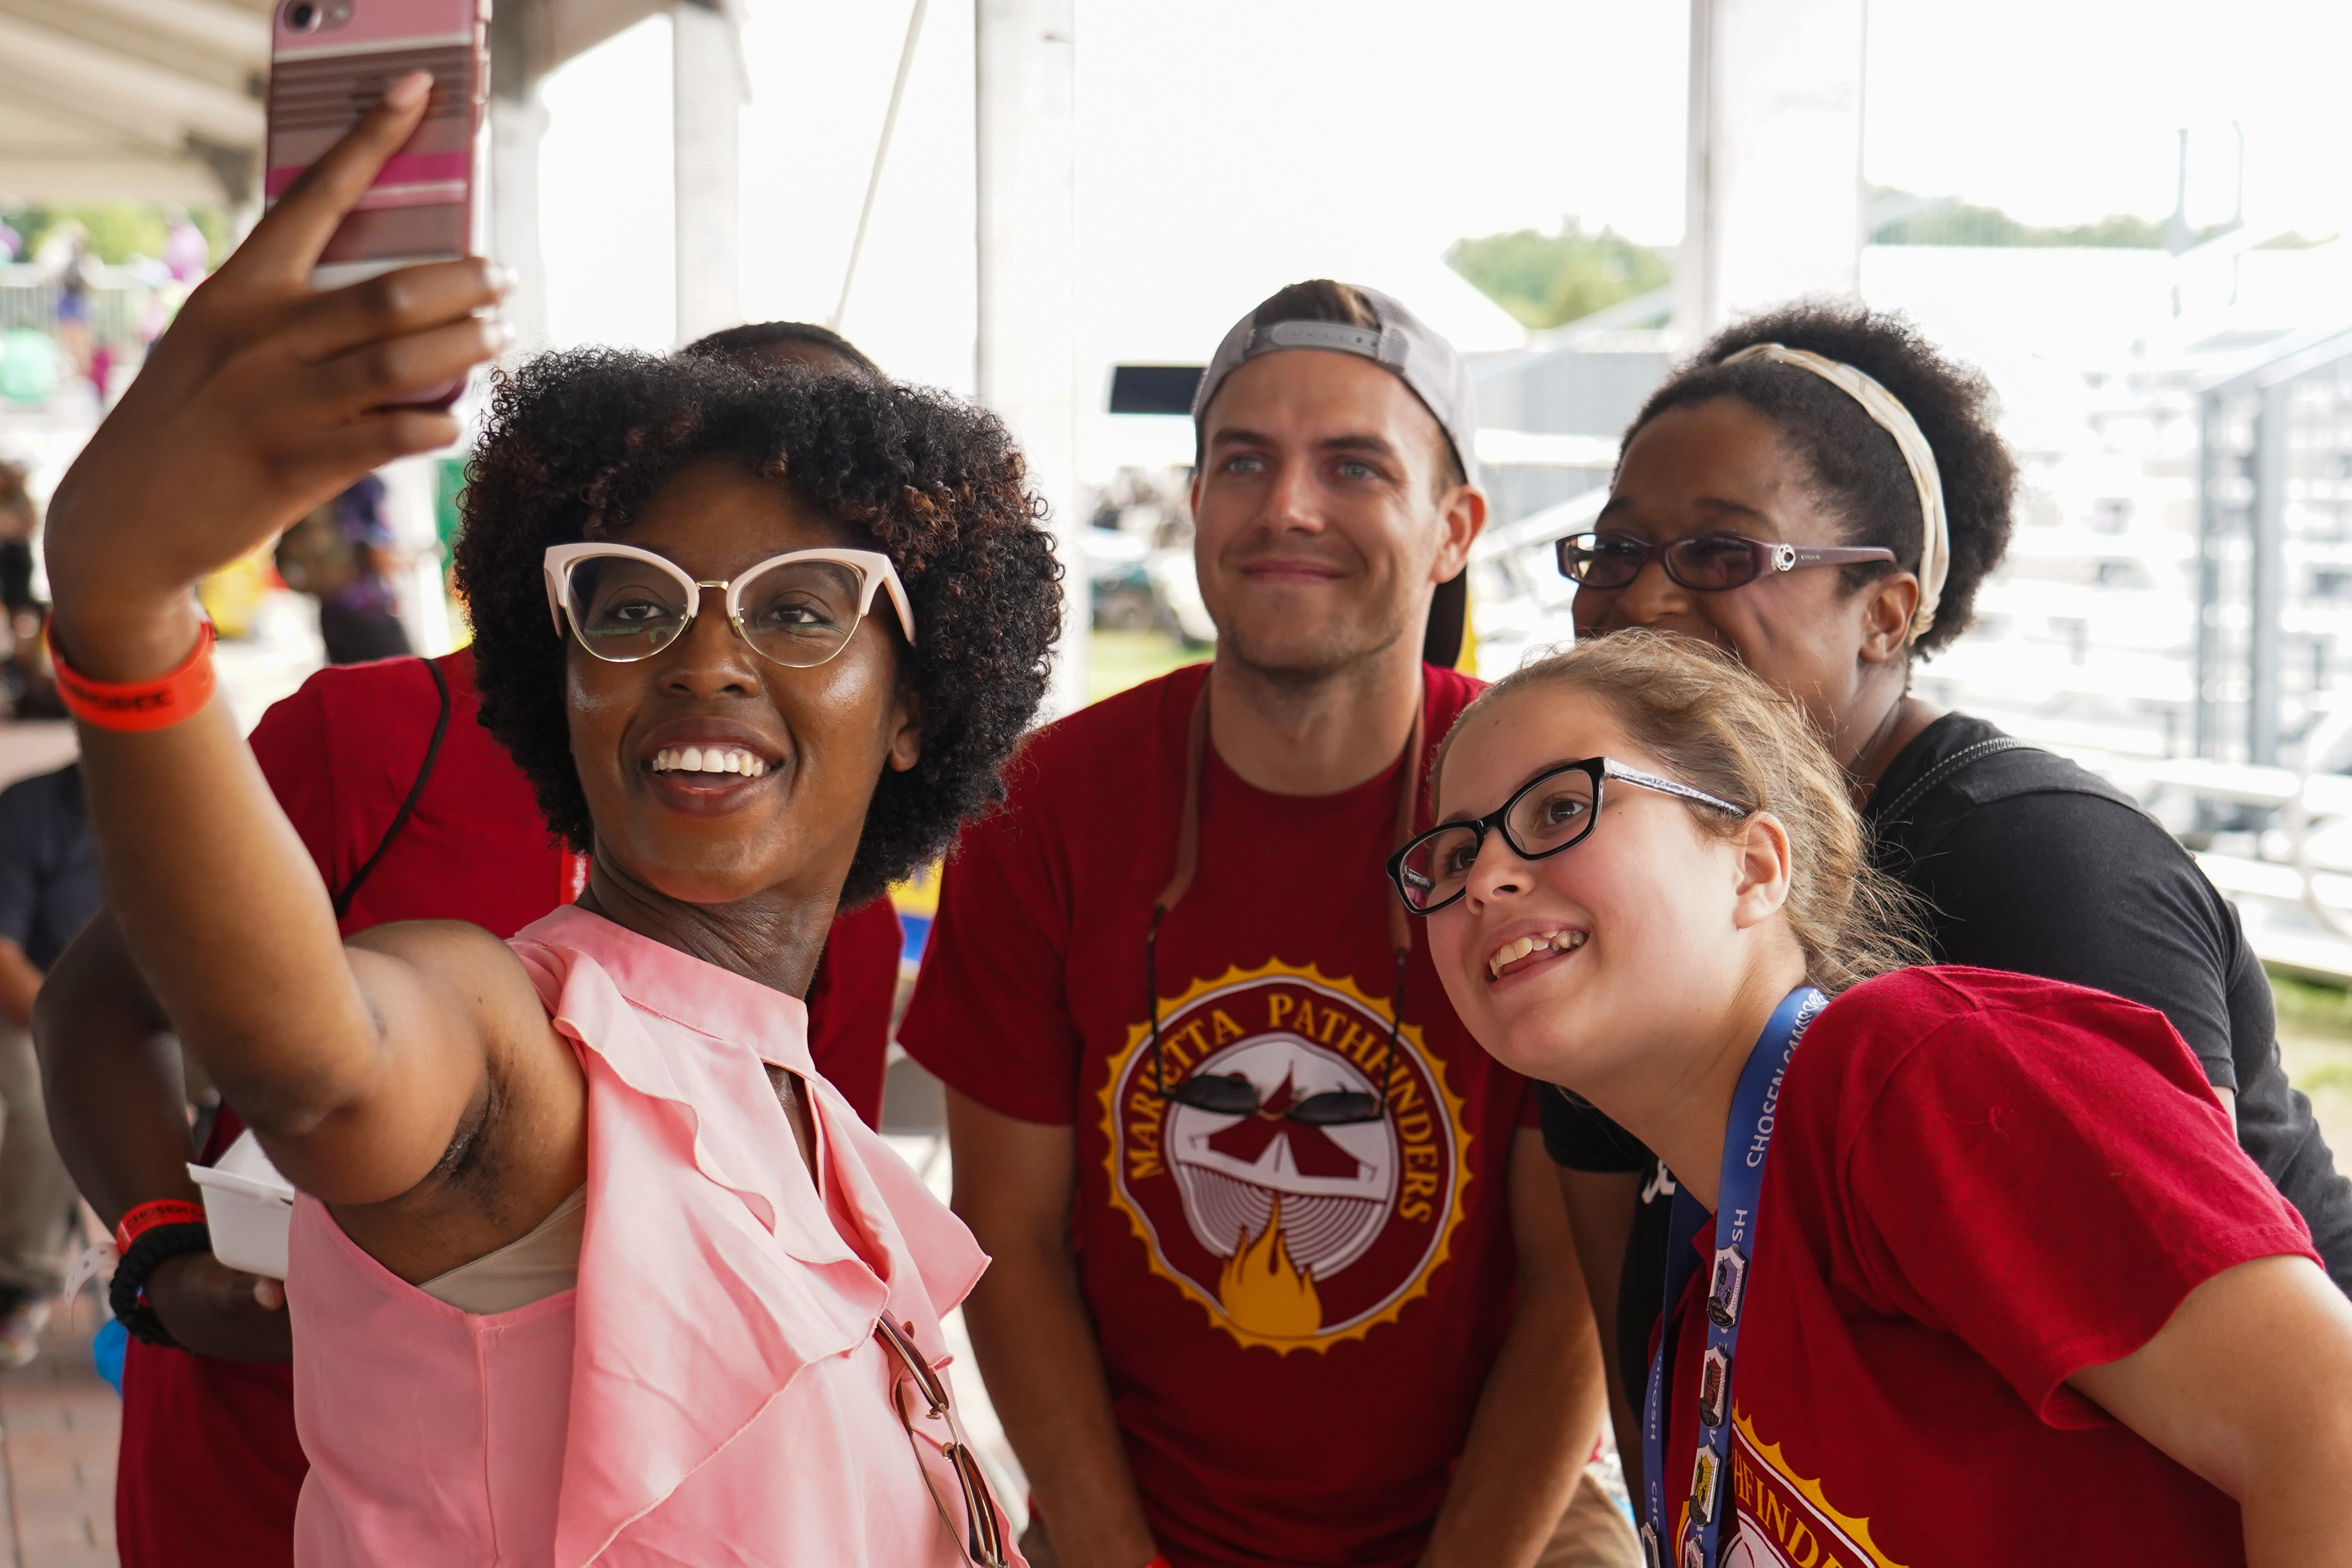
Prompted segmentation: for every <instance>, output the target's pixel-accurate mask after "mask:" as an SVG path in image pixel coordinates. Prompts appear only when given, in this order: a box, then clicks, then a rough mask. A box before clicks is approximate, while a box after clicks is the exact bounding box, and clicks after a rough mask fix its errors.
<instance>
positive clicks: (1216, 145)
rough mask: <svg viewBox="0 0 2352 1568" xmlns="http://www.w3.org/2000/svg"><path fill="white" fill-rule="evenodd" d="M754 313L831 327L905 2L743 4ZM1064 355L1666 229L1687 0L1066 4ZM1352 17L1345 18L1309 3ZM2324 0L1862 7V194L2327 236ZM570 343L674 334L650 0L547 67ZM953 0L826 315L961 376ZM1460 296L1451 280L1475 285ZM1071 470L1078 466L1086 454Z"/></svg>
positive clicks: (914, 82) (2343, 200) (968, 224)
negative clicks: (2234, 203) (1287, 285)
mask: <svg viewBox="0 0 2352 1568" xmlns="http://www.w3.org/2000/svg"><path fill="white" fill-rule="evenodd" d="M748 4H749V7H750V12H751V30H750V33H749V36H748V38H747V47H748V50H749V55H750V63H751V75H752V83H753V99H752V102H751V107H750V109H749V110H748V111H747V117H746V121H745V141H744V163H745V180H744V184H745V211H744V217H743V240H744V247H745V258H746V261H745V277H744V289H743V303H744V308H745V311H746V314H747V315H748V316H751V317H753V318H761V317H797V318H802V319H818V320H822V319H824V318H825V317H826V316H827V315H828V314H830V312H831V310H832V308H833V305H834V300H835V295H836V294H837V292H838V290H839V288H840V286H841V273H842V267H843V264H844V262H845V259H846V256H847V253H848V249H849V244H850V237H851V234H852V232H853V230H854V229H855V227H856V218H857V207H858V203H859V200H860V198H861V197H862V195H863V193H864V190H865V183H866V173H867V170H868V167H869V165H870V162H871V160H872V156H873V149H874V141H875V136H876V133H877V131H878V130H879V127H880V123H881V120H882V114H883V110H884V106H885V103H886V102H887V98H888V94H889V88H890V78H891V74H892V71H893V70H894V68H895V67H896V65H897V61H898V47H899V44H900V41H901V39H902V37H903V36H904V29H905V26H906V20H907V15H908V3H907V0H859V3H857V4H854V5H844V4H839V3H838V0H835V3H832V4H824V5H820V4H816V3H815V0H748ZM1077 13H1078V77H1079V79H1078V92H1079V109H1078V112H1079V147H1080V154H1079V156H1080V164H1079V198H1078V199H1079V230H1080V237H1079V244H1080V251H1081V256H1080V260H1081V274H1080V276H1081V286H1080V287H1081V293H1080V331H1081V346H1080V347H1081V358H1082V361H1084V362H1085V363H1086V364H1087V367H1088V374H1089V375H1090V376H1091V375H1095V374H1097V373H1098V371H1099V369H1100V367H1101V366H1102V365H1104V364H1106V363H1107V362H1108V361H1110V360H1113V359H1119V358H1125V359H1137V358H1155V357H1167V358H1177V359H1190V360H1198V359H1202V358H1205V357H1206V355H1207V353H1208V351H1209V350H1210V349H1211V348H1213V346H1214V341H1215V338H1216V336H1217V334H1218V333H1219V332H1220V331H1221V330H1222V329H1223V327H1224V326H1225V325H1227V324H1228V323H1230V321H1231V320H1232V319H1234V317H1236V316H1238V315H1239V314H1240V313H1241V312H1242V311H1243V310H1244V309H1246V308H1248V307H1249V306H1250V305H1251V304H1253V303H1255V301H1256V300H1257V299H1258V298H1261V297H1262V296H1264V295H1265V294H1266V293H1267V292H1269V291H1271V290H1272V289H1273V288H1274V287H1278V286H1279V285H1280V284H1282V283H1284V282H1286V281H1289V280H1291V279H1293V278H1295V277H1305V276H1311V275H1315V274H1328V275H1334V276H1338V277H1352V278H1356V279H1359V280H1361V281H1365V282H1372V283H1383V282H1385V283H1387V284H1389V285H1390V286H1391V287H1396V288H1398V289H1399V291H1400V292H1404V293H1406V294H1407V297H1408V299H1409V300H1410V299H1411V298H1412V296H1413V294H1414V293H1416V292H1426V293H1430V294H1436V293H1439V292H1442V288H1443V286H1442V282H1433V281H1431V280H1432V278H1433V272H1434V268H1435V265H1436V263H1437V260H1438V258H1439V257H1440V256H1442V254H1443V253H1444V249H1445V247H1446V246H1447V245H1449V244H1450V243H1451V242H1452V241H1453V240H1454V239H1456V238H1458V237H1460V236H1462V235H1476V234H1484V233H1489V232H1493V231H1496V230H1499V229H1509V228H1517V227H1520V226H1523V225H1535V226H1538V227H1549V226H1550V225H1552V224H1553V223H1555V222H1556V221H1557V220H1558V219H1559V216H1560V215H1561V214H1570V213H1572V214H1579V215H1580V216H1581V217H1583V218H1584V219H1585V220H1586V221H1587V222H1588V223H1590V224H1594V225H1598V224H1602V223H1606V224H1610V225H1614V226H1616V227H1617V228H1618V229H1620V230H1621V231H1622V232H1624V233H1627V234H1630V235H1634V236H1636V237H1638V238H1640V239H1643V240H1644V241H1648V242H1651V243H1654V244H1661V245H1665V244H1672V243H1673V242H1674V241H1675V239H1676V238H1677V237H1678V235H1679V234H1680V232H1681V228H1682V204H1683V151H1684V145H1683V144H1684V113H1685V105H1684V100H1685V80H1686V67H1685V46H1686V27H1687V7H1686V6H1685V5H1682V4H1679V3H1677V0H1635V3H1633V4H1630V5H1628V4H1625V3H1624V0H1609V3H1607V4H1601V3H1598V0H1450V3H1449V4H1447V5H1430V4H1428V3H1427V0H1353V3H1352V4H1350V5H1348V6H1347V7H1345V8H1344V11H1343V12H1342V11H1336V10H1335V8H1334V7H1332V6H1331V5H1328V4H1326V3H1322V0H1191V3H1189V4H1186V5H1181V6H1175V5H1150V4H1139V3H1138V0H1077ZM1340 16H1344V20H1335V18H1336V17H1340ZM2347 59H2352V5H2345V4H2343V3H2342V0H2201V3H2191V0H2130V3H2128V4H2126V3H2121V0H1973V3H1972V4H1970V5H1967V6H1955V5H1950V4H1949V3H1948V0H1873V3H1872V5H1871V31H1870V40H1869V82H1868V121H1867V140H1866V147H1865V153H1864V166H1865V172H1866V173H1867V176H1868V177H1869V178H1870V179H1871V180H1872V181H1874V182H1875V183H1883V184H1890V185H1899V186H1903V187H1905V188H1906V189H1910V190H1913V191H1917V192H1923V193H1954V194H1958V195H1961V196H1964V197H1966V198H1968V199H1969V200H1972V201H1979V202H1984V203H1989V204H1995V205H2000V206H2002V207H2006V208H2007V209H2008V210H2010V211H2011V213H2013V214H2016V215H2018V216H2020V217H2023V218H2027V219H2030V220H2032V221H2036V222H2043V223H2072V222H2082V221H2087V220H2090V219H2094V218H2097V217H2099V216H2101V215H2103V214H2107V213H2111V212H2135V213H2138V214H2143V215H2145V216H2148V217H2160V216H2162V215H2163V214H2165V213H2166V212H2168V210H2169V209H2170V207H2171V204H2172V187H2173V178H2174V162H2175V141H2174V138H2175V133H2176V131H2177V130H2178V128H2179V127H2182V126H2189V127H2191V128H2193V130H2194V131H2195V136H2194V139H2193V145H2194V148H2195V151H2196V158H2195V160H2194V177H2193V180H2192V188H2191V216H2192V218H2193V219H2196V220H2197V221H2200V222H2202V221H2209V220H2210V219H2214V218H2219V217H2225V216H2227V215H2228V208H2229V202H2230V196H2231V185H2232V180H2231V172H2230V163H2231V159H2232V158H2233V156H2234V145H2235V144H2234V141H2233V140H2232V139H2231V134H2230V131H2229V124H2230V121H2231V120H2233V119H2234V120H2239V121H2241V122H2242V124H2243V126H2244V128H2245V131H2246V136H2247V186H2248V202H2249V214H2248V216H2249V221H2250V223H2252V224H2255V225H2270V226H2273V227H2275V228H2288V227H2292V228H2296V229H2299V230H2301V231H2302V232H2304V233H2305V234H2306V235H2325V234H2331V233H2336V232H2341V231H2344V230H2347V229H2352V182H2348V181H2347V178H2346V172H2347V167H2352V159H2347V153H2352V116H2347V115H2346V114H2345V113H2344V111H2343V109H2342V101H2343V97H2344V89H2343V82H2342V73H2343V68H2344V62H2345V61H2346V60H2347ZM546 91H547V99H548V103H549V107H550V110H551V130H550V133H549V136H548V140H547V143H546V150H545V164H544V174H543V186H542V198H541V199H542V203H543V210H544V238H545V244H546V246H547V251H548V259H549V264H550V272H551V278H550V307H551V326H552V328H553V329H554V331H555V334H556V336H557V338H558V340H561V341H574V342H576V341H592V340H593V341H616V342H635V343H640V344H643V345H646V346H648V347H666V346H667V344H668V342H669V340H670V333H671V321H672V316H671V306H670V294H671V287H672V278H671V270H670V267H671V264H670V259H669V252H668V249H667V240H666V238H665V236H666V235H667V218H668V215H669V204H670V200H671V181H670V163H669V132H668V123H669V92H670V87H669V41H668V33H667V21H666V20H661V19H656V21H653V22H651V23H648V24H646V25H644V26H640V27H638V28H635V29H634V30H632V31H631V32H630V33H627V34H625V35H623V36H622V37H619V38H616V39H614V41H612V42H611V43H609V44H607V45H606V46H604V47H602V48H600V49H598V50H597V51H595V52H594V53H593V54H592V55H590V56H587V57H583V58H582V59H580V60H578V61H575V62H573V63H572V65H570V66H568V67H567V68H565V69H564V70H563V71H562V72H560V73H559V74H558V75H557V76H556V77H555V78H551V80H550V81H549V83H548V85H547V89H546ZM971 118H972V104H971V5H970V4H969V3H968V0H934V4H932V5H931V6H930V10H929V18H928V20H927V23H926V26H925V31H924V34H923V37H922V39H921V42H920V45H919V53H918V55H917V57H916V64H915V68H914V75H913V78H912V79H911V82H910V85H909V89H908V100H907V105H906V108H905V110H903V111H902V114H901V118H900V120H899V125H898V136H897V139H896V141H895V142H894V145H893V148H892V152H891V158H890V165H889V169H888V172H887V174H886V175H885V180H884V185H883V189H882V193H881V197H880V202H879V204H878V206H877V212H876V214H875V222H874V228H873V231H872V234H871V235H870V236H869V238H868V241H867V246H866V259H865V262H864V265H863V267H861V270H860V275H859V277H858V282H857V287H856V293H855V296H854V297H853V298H852V300H851V304H850V308H849V312H848V315H847V318H846V319H845V321H844V323H843V325H844V329H845V330H846V331H847V332H848V333H849V334H850V335H851V336H852V337H853V338H855V339H856V340H857V341H858V342H859V343H860V344H862V345H863V346H865V347H866V348H867V349H868V350H870V351H871V352H873V353H874V355H875V357H876V358H877V359H878V360H879V361H881V362H882V363H883V364H884V365H885V366H886V367H887V368H888V369H889V370H891V371H893V372H894V373H897V374H899V375H901V376H905V377H908V378H909V379H914V380H919V381H926V382H936V383H939V384H942V385H946V386H950V387H954V388H957V389H959V390H969V387H970V383H971V341H972V321H973V317H972V293H971V230H972V204H971V179H972V174H971ZM1472 304H1473V306H1474V308H1475V301H1474V302H1472ZM1088 466H1092V465H1088Z"/></svg>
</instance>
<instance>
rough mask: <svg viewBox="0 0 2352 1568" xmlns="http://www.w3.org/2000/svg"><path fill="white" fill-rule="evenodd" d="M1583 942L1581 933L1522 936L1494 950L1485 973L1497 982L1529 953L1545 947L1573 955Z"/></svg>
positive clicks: (1487, 962) (1582, 933)
mask: <svg viewBox="0 0 2352 1568" xmlns="http://www.w3.org/2000/svg"><path fill="white" fill-rule="evenodd" d="M1585 941H1586V934H1585V933H1584V932H1581V931H1550V932H1547V933H1545V934H1544V935H1543V936H1522V937H1520V938H1519V939H1518V940H1517V941H1516V942H1506V943H1504V944H1503V945H1502V946H1500V947H1498V948H1496V951H1495V956H1493V957H1491V958H1489V959H1487V960H1486V973H1487V974H1488V976H1490V977H1493V978H1495V979H1497V980H1499V979H1501V978H1502V977H1503V970H1504V968H1505V967H1507V966H1508V965H1512V964H1516V963H1517V962H1518V961H1519V960H1520V959H1522V958H1524V957H1526V956H1528V954H1530V953H1533V952H1536V951H1538V949H1541V948H1546V947H1549V948H1551V949H1553V950H1554V951H1556V952H1560V953H1573V952H1575V951H1576V950H1577V949H1578V948H1579V947H1581V946H1584V944H1585Z"/></svg>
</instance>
